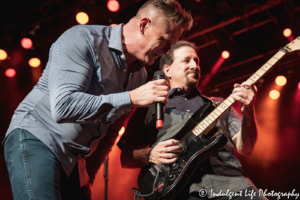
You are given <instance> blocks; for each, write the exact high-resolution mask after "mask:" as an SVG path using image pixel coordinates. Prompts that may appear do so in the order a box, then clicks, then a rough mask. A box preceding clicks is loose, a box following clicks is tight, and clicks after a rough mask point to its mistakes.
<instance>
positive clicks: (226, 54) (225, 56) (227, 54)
mask: <svg viewBox="0 0 300 200" xmlns="http://www.w3.org/2000/svg"><path fill="white" fill-rule="evenodd" d="M229 56H230V54H229V52H228V51H223V52H222V57H223V58H224V59H227V58H229Z"/></svg>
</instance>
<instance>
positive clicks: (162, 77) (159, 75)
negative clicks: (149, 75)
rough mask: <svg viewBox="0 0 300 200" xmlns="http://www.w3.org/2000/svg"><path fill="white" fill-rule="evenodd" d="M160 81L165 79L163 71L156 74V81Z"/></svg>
mask: <svg viewBox="0 0 300 200" xmlns="http://www.w3.org/2000/svg"><path fill="white" fill-rule="evenodd" d="M158 79H165V74H164V73H163V72H162V71H161V70H158V71H156V72H155V73H154V80H158Z"/></svg>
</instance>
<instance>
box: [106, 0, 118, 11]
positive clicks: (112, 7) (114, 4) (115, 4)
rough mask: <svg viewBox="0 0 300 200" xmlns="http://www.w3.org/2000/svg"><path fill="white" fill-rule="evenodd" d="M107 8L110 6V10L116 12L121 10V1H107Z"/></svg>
mask: <svg viewBox="0 0 300 200" xmlns="http://www.w3.org/2000/svg"><path fill="white" fill-rule="evenodd" d="M107 8H108V10H110V11H111V12H116V11H118V10H119V8H120V4H119V2H118V1H116V0H109V1H108V2H107Z"/></svg>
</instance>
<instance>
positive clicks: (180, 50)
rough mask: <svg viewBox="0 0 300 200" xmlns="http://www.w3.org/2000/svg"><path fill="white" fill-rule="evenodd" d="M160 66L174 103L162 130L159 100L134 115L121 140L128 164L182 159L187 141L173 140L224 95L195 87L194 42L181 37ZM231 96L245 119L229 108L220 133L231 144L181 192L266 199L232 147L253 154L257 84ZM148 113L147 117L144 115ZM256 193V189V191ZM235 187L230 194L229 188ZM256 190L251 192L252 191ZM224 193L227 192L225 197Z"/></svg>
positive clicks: (197, 73) (242, 86)
mask: <svg viewBox="0 0 300 200" xmlns="http://www.w3.org/2000/svg"><path fill="white" fill-rule="evenodd" d="M160 67H161V70H163V71H164V74H165V76H166V79H167V80H168V81H169V83H170V86H171V89H170V90H169V99H168V101H169V103H168V104H167V106H166V108H165V115H164V117H165V120H164V124H163V129H162V130H160V131H157V130H156V128H155V109H154V105H151V106H150V107H149V108H143V109H137V110H136V111H135V113H134V114H133V116H132V118H131V119H130V121H129V123H128V126H127V128H126V131H125V133H124V135H123V136H122V138H121V139H120V141H119V143H118V145H119V147H120V148H121V149H122V154H121V163H122V166H123V167H126V168H134V167H143V166H145V165H148V164H150V163H155V164H171V163H174V162H175V161H176V160H177V159H178V155H179V154H178V152H181V150H182V146H181V145H178V143H179V141H177V140H174V139H170V138H172V137H173V136H175V135H176V133H177V132H178V131H179V130H180V129H181V128H182V127H183V125H184V124H185V123H186V122H187V120H188V119H189V118H190V116H192V114H193V113H194V112H196V111H197V110H198V109H199V107H201V106H202V105H203V104H204V103H206V102H209V101H214V102H215V103H216V104H219V103H220V102H221V101H223V99H220V98H213V99H209V98H207V97H205V96H203V95H202V94H201V93H200V92H199V91H198V90H197V88H196V85H197V84H198V82H199V79H200V66H199V58H198V56H197V53H196V50H195V46H194V45H193V44H192V43H189V42H185V41H180V42H178V43H177V44H176V45H174V46H172V49H171V53H170V55H166V56H163V57H162V58H161V61H160ZM230 96H231V98H232V99H234V100H236V101H240V102H241V103H242V105H243V106H242V108H241V110H242V113H243V118H241V116H240V115H239V114H238V113H237V112H236V111H235V110H234V109H233V108H230V109H228V110H227V111H226V112H225V113H224V114H223V115H222V116H221V117H220V119H219V120H218V122H217V125H216V126H217V127H218V129H219V132H222V133H223V134H225V136H226V137H227V138H228V142H227V144H226V145H225V146H224V148H223V149H222V150H221V151H220V152H219V153H218V154H216V155H214V156H211V157H210V158H209V159H207V160H206V161H204V163H203V164H202V165H201V166H200V167H199V168H198V169H197V170H196V172H195V174H194V175H193V177H192V178H191V180H190V181H189V183H188V184H187V186H186V187H185V188H183V190H182V192H181V193H180V194H179V196H178V197H177V199H178V200H182V199H189V200H192V199H211V198H220V199H222V198H224V199H227V198H230V196H231V197H232V198H233V199H235V198H240V199H244V198H246V199H250V198H251V197H252V198H254V199H265V197H263V196H261V195H259V193H258V190H257V189H256V188H255V186H254V185H253V183H252V182H251V180H250V179H249V178H248V177H247V175H246V174H245V173H244V172H243V170H242V167H241V164H240V162H239V161H238V160H237V159H236V158H235V157H234V153H233V150H234V148H236V150H237V151H238V152H239V153H240V154H243V155H250V154H251V152H252V150H253V147H254V144H255V142H256V138H257V128H256V122H255V115H254V98H255V89H254V85H253V84H252V83H250V82H244V83H242V84H235V85H234V89H233V92H232V94H231V95H230ZM142 116H143V117H142ZM252 191H253V192H254V193H255V194H254V193H253V192H252ZM230 192H231V193H230ZM250 194H252V195H250ZM220 196H223V197H220Z"/></svg>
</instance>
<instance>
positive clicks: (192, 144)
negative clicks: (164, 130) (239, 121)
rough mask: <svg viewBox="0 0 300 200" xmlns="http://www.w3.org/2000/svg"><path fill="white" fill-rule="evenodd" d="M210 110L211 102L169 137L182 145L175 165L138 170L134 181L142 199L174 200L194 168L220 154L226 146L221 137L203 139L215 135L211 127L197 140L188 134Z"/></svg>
mask: <svg viewBox="0 0 300 200" xmlns="http://www.w3.org/2000/svg"><path fill="white" fill-rule="evenodd" d="M214 108H215V107H214V106H213V105H212V104H211V103H206V104H205V105H203V106H202V107H201V108H199V109H198V110H197V111H196V112H195V113H194V115H193V116H192V117H191V118H190V119H189V120H188V121H187V123H186V124H185V125H184V127H183V128H182V129H181V130H180V131H179V132H178V133H177V134H176V135H175V137H173V138H174V139H176V140H179V141H180V144H181V145H182V146H183V152H182V154H180V157H179V158H178V160H177V161H176V162H175V163H173V164H171V165H157V164H151V165H148V166H146V167H144V168H143V169H142V170H141V173H140V175H139V179H138V186H139V194H141V196H144V195H146V196H144V198H145V199H146V200H153V199H168V200H172V199H174V198H175V197H176V196H177V195H178V194H179V192H180V191H181V189H182V188H183V187H184V186H185V185H186V183H187V182H188V180H189V179H190V177H191V176H192V175H193V173H194V172H195V170H196V168H197V167H198V166H199V165H200V164H201V163H202V162H203V161H204V160H206V159H207V158H209V157H210V156H212V155H214V154H216V153H217V152H218V151H220V150H221V149H222V148H223V147H224V145H225V144H226V143H227V137H226V136H225V135H223V134H217V135H215V136H213V137H211V138H207V136H208V135H214V134H215V133H216V131H217V128H216V127H215V126H213V128H211V130H210V131H209V133H208V134H206V135H205V134H202V135H201V136H200V137H199V136H196V135H194V134H193V133H192V132H191V130H192V129H193V128H194V127H195V126H196V125H197V124H198V123H199V122H200V121H201V120H202V119H203V118H205V117H206V116H207V115H208V114H209V113H210V112H211V111H212V110H213V109H214ZM149 194H150V195H149ZM137 196H139V195H137Z"/></svg>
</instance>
